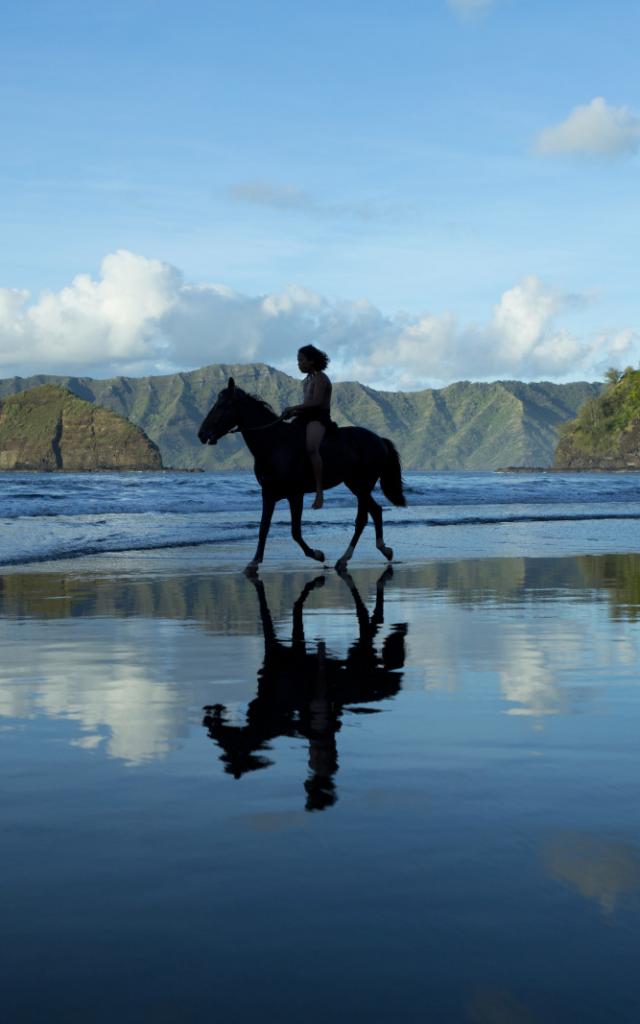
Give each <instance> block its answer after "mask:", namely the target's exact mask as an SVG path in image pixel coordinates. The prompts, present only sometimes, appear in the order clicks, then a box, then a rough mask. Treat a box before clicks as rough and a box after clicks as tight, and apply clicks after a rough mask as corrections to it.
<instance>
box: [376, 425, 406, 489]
mask: <svg viewBox="0 0 640 1024" xmlns="http://www.w3.org/2000/svg"><path fill="white" fill-rule="evenodd" d="M382 443H383V444H384V446H385V448H386V450H387V457H386V459H385V461H384V466H383V467H382V472H381V473H380V486H381V488H382V493H383V494H384V496H385V497H386V498H388V499H389V501H390V502H391V503H392V504H393V505H406V504H407V501H406V498H405V496H404V493H403V490H402V467H401V465H400V456H399V455H398V451H397V449H396V446H395V444H394V443H393V441H390V440H389V439H388V438H387V437H383V438H382Z"/></svg>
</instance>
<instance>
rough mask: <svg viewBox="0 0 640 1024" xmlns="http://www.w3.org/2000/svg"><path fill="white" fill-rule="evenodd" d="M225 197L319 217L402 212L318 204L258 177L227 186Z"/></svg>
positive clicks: (370, 216)
mask: <svg viewBox="0 0 640 1024" xmlns="http://www.w3.org/2000/svg"><path fill="white" fill-rule="evenodd" d="M228 194H229V196H230V197H231V198H232V199H234V200H235V201H236V202H240V203H249V204H251V205H253V206H264V207H267V208H268V209H271V210H280V211H294V212H298V213H305V214H308V215H311V216H314V217H321V218H345V217H349V218H353V219H355V220H362V221H368V220H374V219H376V218H379V217H384V216H387V215H388V214H389V213H393V214H394V215H397V214H398V213H401V212H402V211H401V210H399V209H398V208H397V207H394V208H393V209H391V208H389V209H387V208H385V207H383V206H380V205H374V204H373V203H367V202H357V203H350V202H330V203H326V202H321V201H320V200H318V199H315V198H314V196H312V195H310V194H309V193H308V192H304V191H303V190H302V189H300V188H298V187H297V186H296V185H286V184H285V185H283V184H278V183H276V182H270V181H263V180H261V179H259V178H257V179H255V180H253V181H243V182H238V183H236V184H235V185H231V187H230V188H229V190H228Z"/></svg>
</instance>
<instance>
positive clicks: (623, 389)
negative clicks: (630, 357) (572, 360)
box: [555, 369, 640, 470]
mask: <svg viewBox="0 0 640 1024" xmlns="http://www.w3.org/2000/svg"><path fill="white" fill-rule="evenodd" d="M555 468H556V469H609V470H625V469H631V470H632V469H640V371H639V370H631V369H629V370H626V371H625V372H624V373H623V374H621V375H619V378H618V379H616V375H615V374H613V377H612V379H611V381H610V383H609V385H608V386H607V387H606V388H605V389H604V391H603V392H602V394H601V395H599V396H598V397H595V398H592V399H590V400H588V401H587V402H585V404H584V405H583V406H582V407H581V408H580V411H579V413H578V415H577V417H576V418H575V419H574V420H572V421H570V422H569V423H566V424H565V425H564V426H563V427H562V428H561V430H560V440H559V442H558V447H557V448H556V454H555Z"/></svg>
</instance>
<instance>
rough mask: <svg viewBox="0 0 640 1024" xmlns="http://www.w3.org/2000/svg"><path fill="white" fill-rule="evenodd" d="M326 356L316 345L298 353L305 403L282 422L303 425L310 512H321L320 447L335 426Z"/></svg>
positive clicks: (291, 408) (286, 413)
mask: <svg viewBox="0 0 640 1024" xmlns="http://www.w3.org/2000/svg"><path fill="white" fill-rule="evenodd" d="M328 363H329V356H328V355H327V354H326V353H325V352H321V351H320V349H319V348H316V347H315V345H303V346H302V348H300V349H298V369H299V370H300V373H306V375H307V376H306V377H305V379H304V382H303V384H302V391H303V396H304V400H303V402H302V404H301V405H292V406H289V407H288V408H286V409H285V410H284V412H283V413H282V417H283V419H290V417H291V416H295V418H296V422H298V423H302V424H306V441H307V454H308V455H309V459H310V460H311V466H312V469H313V477H314V480H315V485H316V497H315V501H314V502H313V505H312V506H311V508H322V506H323V503H324V495H323V493H322V458H321V457H320V445H321V443H322V439H323V437H324V435H325V432H326V431H327V430H329V429H331V428H333V427H335V424H334V422H333V420H332V419H331V415H330V412H329V410H330V408H331V381H330V380H329V378H328V377H327V375H326V373H325V372H324V371H325V369H326V367H327V365H328Z"/></svg>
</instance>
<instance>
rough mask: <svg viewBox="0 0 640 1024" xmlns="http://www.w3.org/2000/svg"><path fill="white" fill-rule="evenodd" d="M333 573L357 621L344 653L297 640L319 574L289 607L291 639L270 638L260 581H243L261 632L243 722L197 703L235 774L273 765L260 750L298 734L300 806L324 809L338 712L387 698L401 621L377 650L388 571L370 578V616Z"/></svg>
mask: <svg viewBox="0 0 640 1024" xmlns="http://www.w3.org/2000/svg"><path fill="white" fill-rule="evenodd" d="M340 575H341V576H342V579H343V580H344V581H345V583H346V584H347V586H348V588H349V590H350V591H351V596H352V597H353V600H354V604H355V608H356V615H357V619H358V637H357V639H356V640H355V641H354V642H353V643H352V644H351V646H350V648H349V651H348V654H347V656H346V658H336V657H334V656H333V655H331V654H329V653H328V652H327V650H326V648H325V644H324V641H322V640H319V641H316V642H315V643H314V644H309V643H308V642H307V641H306V639H305V635H304V625H303V617H302V614H303V606H304V603H305V601H306V599H307V597H308V596H309V594H310V593H311V591H312V590H314V589H315V588H316V587H319V586H322V584H323V583H324V576H319V577H317V578H316V579H314V580H311V581H310V582H309V583H307V584H306V586H305V587H304V588H303V590H302V592H301V594H300V596H299V597H298V599H297V601H296V602H295V604H294V605H293V632H292V637H291V643H286V642H283V641H282V640H280V639H279V638H278V637H277V635H276V631H275V628H274V625H273V620H272V618H271V613H270V611H269V606H268V604H267V599H266V595H265V592H264V586H263V584H262V581H261V580H259V579H257V578H251V582H252V583H253V585H254V587H255V588H256V592H257V595H258V602H259V605H260V619H261V622H262V630H263V634H264V662H263V665H262V668H261V669H260V671H259V673H258V693H257V695H256V697H255V698H254V700H252V701H251V703H250V704H249V707H248V709H247V714H246V719H245V723H244V724H243V725H236V724H232V723H230V722H229V721H228V720H227V716H226V709H225V707H224V705H222V704H214V705H209V706H207V707H206V708H204V711H205V717H204V721H203V725H204V726H205V728H206V729H207V731H208V735H209V736H210V738H211V739H212V740H214V742H215V743H216V744H217V745H218V746H219V747H220V749H221V750H222V755H221V758H220V760H221V761H222V762H223V764H224V770H225V772H226V773H227V774H229V775H233V776H234V778H236V779H239V778H241V777H242V776H243V775H245V774H246V773H247V772H252V771H256V770H258V769H260V768H268V767H269V765H271V764H272V763H273V762H272V761H270V760H269V758H268V756H267V755H266V754H265V752H266V751H269V750H270V749H271V746H270V744H271V741H272V740H274V739H276V738H277V737H278V736H290V737H292V738H296V739H305V740H306V741H307V742H308V744H309V775H308V777H307V779H306V781H305V784H304V788H305V790H306V809H307V810H308V811H320V810H324V809H325V808H326V807H331V806H332V805H333V804H334V803H335V802H336V800H337V793H336V787H335V782H334V777H335V774H336V772H337V771H338V748H337V743H336V735H337V733H338V732H339V730H340V726H341V719H342V715H343V714H344V712H345V711H348V712H351V713H360V714H363V713H365V712H368V713H369V714H371V713H372V712H374V711H376V710H379V709H376V708H372V707H362V705H363V704H364V705H370V704H371V703H375V702H377V701H382V700H388V699H389V698H392V697H395V696H396V694H397V693H398V692H399V690H400V687H401V683H402V672H401V671H400V670H401V669H402V668H403V666H404V658H405V636H406V633H407V625H406V623H399V624H397V625H394V626H393V627H392V628H391V632H390V633H389V634H388V635H387V636H386V637H385V639H384V641H383V643H382V645H381V646H382V649H381V651H380V652H379V651H378V650H377V649H376V644H375V643H374V641H375V639H376V635H377V633H378V630H379V628H380V626H381V624H382V623H383V621H384V586H385V584H386V583H387V582H388V580H389V579H390V578H391V576H392V575H393V569H392V568H391V566H388V567H387V568H386V569H385V571H384V572H383V574H382V576H381V577H380V579H379V580H378V581H377V583H376V602H375V608H374V611H373V613H372V614H371V615H369V612H368V610H367V607H366V605H365V604H364V601H363V600H362V598H361V597H360V594H359V592H358V590H357V588H356V586H355V583H354V582H353V580H352V579H351V577H350V576H349V574H348V573H341V574H340Z"/></svg>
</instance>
